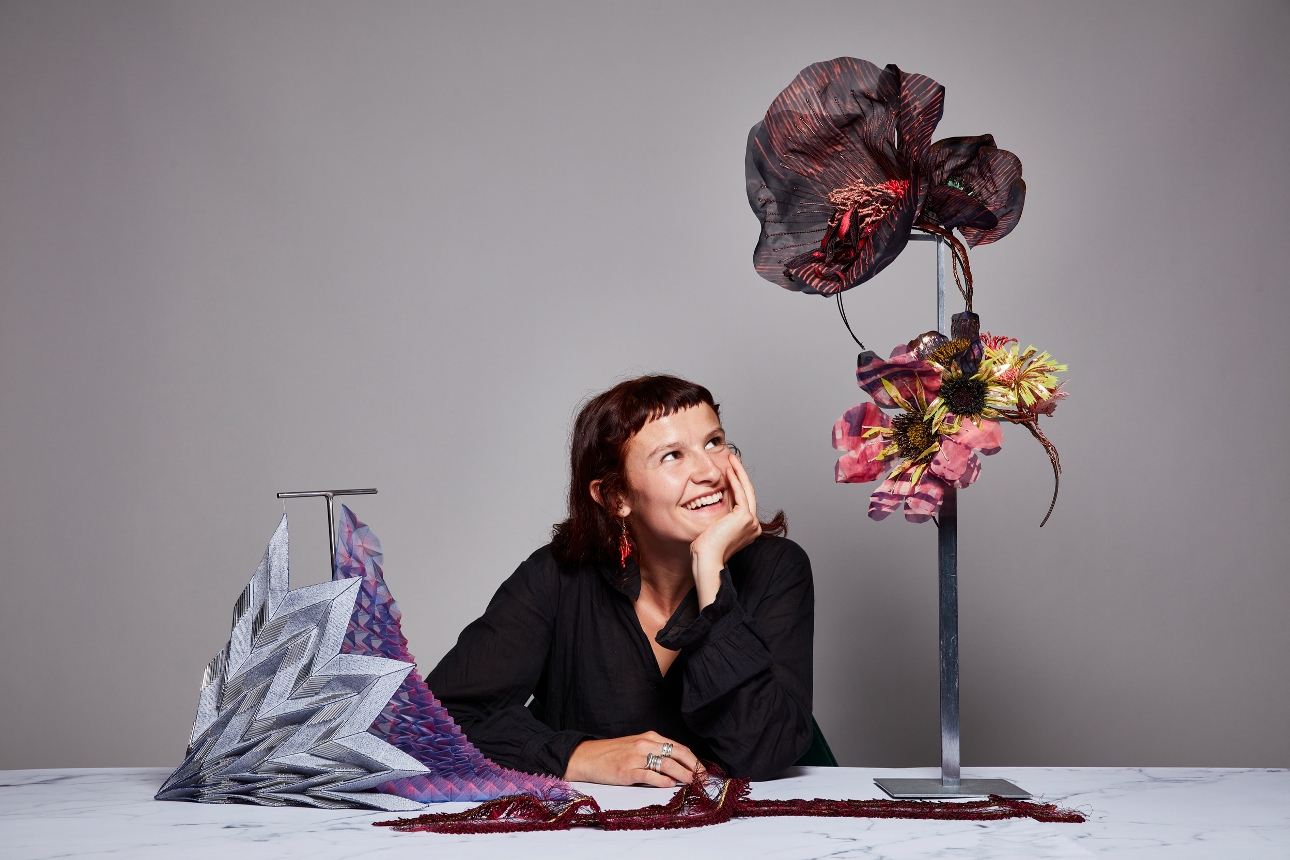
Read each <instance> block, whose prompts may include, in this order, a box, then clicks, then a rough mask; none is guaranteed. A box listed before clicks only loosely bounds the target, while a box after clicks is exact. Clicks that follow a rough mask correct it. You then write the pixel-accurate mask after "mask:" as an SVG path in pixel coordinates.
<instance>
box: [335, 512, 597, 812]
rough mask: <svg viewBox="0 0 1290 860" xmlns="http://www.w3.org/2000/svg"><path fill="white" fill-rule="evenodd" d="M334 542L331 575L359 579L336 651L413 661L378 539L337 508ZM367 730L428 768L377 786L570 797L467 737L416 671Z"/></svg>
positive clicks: (460, 795)
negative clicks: (506, 765)
mask: <svg viewBox="0 0 1290 860" xmlns="http://www.w3.org/2000/svg"><path fill="white" fill-rule="evenodd" d="M338 525H339V528H338V532H339V533H338V535H337V539H336V576H337V578H338V579H339V578H347V577H356V578H361V579H362V585H361V586H360V588H359V594H358V600H357V601H356V602H355V604H354V614H353V617H351V619H350V622H349V630H348V631H347V632H346V634H345V642H344V644H343V645H342V646H341V653H342V654H362V655H367V656H373V657H387V658H389V659H392V660H401V661H403V662H407V663H415V662H416V658H415V657H413V656H412V653H411V652H410V651H409V650H408V640H407V639H406V638H405V637H404V635H403V630H402V628H401V624H400V622H401V620H402V613H401V612H399V606H398V604H397V603H395V602H394V597H393V596H392V595H391V594H390V590H389V588H387V587H386V585H385V578H384V574H383V572H382V570H381V565H380V561H381V558H382V553H381V542H380V541H379V540H377V539H376V535H374V534H372V530H371V529H370V528H368V527H367V526H366V525H364V524H363V523H361V522H359V520H358V518H357V517H355V516H354V513H353V512H352V511H351V510H350V509H349V508H348V507H346V506H344V505H342V506H341V514H340V522H339V524H338ZM371 732H372V733H373V734H375V735H377V736H378V737H381V738H383V739H384V740H386V741H387V742H388V743H390V744H392V745H393V746H395V747H397V748H398V749H400V750H402V751H403V752H406V753H407V754H408V755H410V756H412V757H413V758H415V759H416V760H417V761H419V762H421V763H422V764H424V765H425V766H426V767H428V768H429V769H430V770H429V773H426V774H423V775H418V776H411V777H405V778H402V779H396V780H392V781H390V782H387V783H384V784H383V785H381V786H379V787H378V790H379V791H383V792H388V793H389V794H395V795H399V796H400V797H406V798H409V799H412V800H419V801H423V802H427V803H433V802H436V801H445V800H491V799H493V798H496V797H504V796H507V795H515V794H528V795H532V796H534V797H538V798H543V799H551V800H559V799H569V798H571V797H572V796H573V794H572V789H570V787H569V785H568V784H567V783H566V782H564V781H563V780H560V779H555V778H554V777H548V776H534V775H533V774H528V773H521V772H520V771H516V770H510V769H508V768H504V767H500V766H498V765H497V764H494V763H493V762H492V761H489V760H488V759H487V758H485V757H484V755H483V754H482V753H480V751H479V750H478V749H476V748H475V745H474V744H472V743H471V742H470V741H469V740H467V739H466V736H465V735H464V734H462V732H461V728H460V727H459V726H458V725H457V724H456V723H455V722H453V719H452V717H451V716H450V715H449V714H448V711H447V709H445V708H444V706H443V705H441V704H439V701H438V700H437V699H436V698H435V697H434V694H433V693H431V692H430V688H429V687H427V686H426V682H425V681H424V680H422V678H421V675H420V674H419V673H418V672H417V670H416V669H413V670H412V671H411V672H409V673H408V676H407V677H406V678H404V679H403V683H402V685H400V687H399V689H398V692H396V693H395V694H394V696H393V697H392V698H391V699H390V702H389V704H387V705H386V706H385V709H384V710H383V711H381V714H380V716H378V717H377V718H376V721H375V722H374V723H373V724H372V728H371Z"/></svg>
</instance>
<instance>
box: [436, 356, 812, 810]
mask: <svg viewBox="0 0 1290 860" xmlns="http://www.w3.org/2000/svg"><path fill="white" fill-rule="evenodd" d="M570 454H571V457H570V459H571V464H570V466H571V471H570V480H569V517H568V519H566V520H565V521H564V522H562V523H560V524H558V525H557V526H556V527H555V530H554V534H553V539H552V541H551V543H550V544H549V545H548V546H545V547H543V548H542V549H540V550H538V551H537V552H535V553H533V555H531V556H530V557H529V558H528V560H527V561H525V562H524V563H523V564H521V565H520V566H519V568H518V569H517V570H516V571H515V573H514V574H513V575H512V576H511V577H510V579H508V580H507V581H506V582H505V583H503V584H502V586H501V588H499V589H498V591H497V594H496V595H494V596H493V599H492V601H491V602H490V603H489V604H488V608H487V609H486V610H485V612H484V614H483V616H482V617H481V618H479V619H478V620H477V621H475V622H474V623H472V624H471V625H470V626H468V627H467V628H466V629H465V630H464V631H462V634H461V637H460V638H459V639H458V641H457V645H456V646H455V647H454V648H453V649H452V650H451V651H450V652H448V654H447V656H445V657H444V658H443V660H442V661H441V662H440V663H439V665H438V666H437V667H435V669H434V671H433V672H431V673H430V676H429V677H428V678H427V679H426V680H427V681H428V683H429V685H430V689H431V690H433V691H434V692H435V694H436V695H437V696H438V697H439V699H440V701H442V702H443V704H444V705H445V706H446V707H447V708H448V711H449V713H451V714H452V717H453V719H455V720H456V721H457V723H458V724H459V725H460V726H461V728H462V730H463V731H464V732H465V733H466V736H467V737H469V738H470V740H471V741H472V742H474V744H475V745H476V746H477V747H479V749H480V750H481V751H482V752H483V753H484V754H485V755H487V756H488V757H490V758H492V759H493V760H494V761H496V762H498V763H499V764H503V765H505V766H508V767H512V768H516V769H518V770H524V771H529V772H535V773H541V772H545V773H553V774H560V775H563V776H564V778H565V779H568V780H578V781H585V782H599V783H611V784H619V785H629V784H633V783H644V784H648V785H655V786H660V787H672V786H675V785H677V784H678V783H688V782H690V781H691V779H693V776H694V773H695V772H696V771H697V770H699V769H700V768H701V764H700V761H701V760H709V761H717V762H720V763H721V765H722V766H723V767H724V768H725V769H726V770H727V772H729V773H730V774H731V775H734V776H746V777H750V778H753V779H764V778H768V777H771V776H774V775H775V774H777V773H779V772H780V771H782V770H783V769H784V768H786V767H788V766H790V765H792V764H793V763H794V762H795V761H797V759H798V758H799V757H800V756H801V755H802V753H803V752H805V751H806V749H807V748H808V747H809V746H810V744H811V737H812V721H811V640H812V636H813V632H814V613H815V606H814V601H815V593H814V589H813V586H812V582H811V567H810V561H809V560H808V559H807V557H806V554H805V553H804V552H803V551H802V550H801V548H800V547H798V546H797V545H796V544H794V543H793V542H792V541H789V540H788V539H786V538H784V537H782V535H783V533H784V531H785V528H784V515H783V513H782V512H781V513H779V514H777V515H776V516H775V518H774V519H773V520H771V521H770V522H769V523H761V522H759V521H758V519H757V500H756V496H755V495H754V493H753V486H752V482H751V481H750V480H749V479H748V473H747V472H745V471H744V467H743V464H742V463H741V462H740V459H739V456H738V454H737V452H736V451H735V449H733V448H732V447H731V446H729V445H728V444H727V443H726V437H725V431H724V430H723V429H722V427H721V421H720V418H719V416H718V406H717V404H716V403H715V402H714V401H713V399H712V394H711V393H710V392H709V391H708V390H707V389H706V388H704V387H702V386H700V385H695V384H694V383H691V382H686V381H685V380H682V379H677V378H676V377H672V376H644V377H641V378H639V379H632V380H629V381H627V382H623V383H621V384H619V385H617V386H615V387H614V388H612V389H610V390H609V391H606V392H604V393H603V394H600V395H598V396H597V397H595V398H593V399H592V400H591V401H589V402H588V403H587V404H586V405H585V406H584V407H583V409H582V411H581V412H580V413H579V414H578V418H577V421H576V422H575V425H574V430H573V439H572V444H571V452H570ZM530 697H532V699H533V701H532V707H526V705H527V704H528V703H529V702H530Z"/></svg>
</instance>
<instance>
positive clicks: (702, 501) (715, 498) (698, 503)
mask: <svg viewBox="0 0 1290 860" xmlns="http://www.w3.org/2000/svg"><path fill="white" fill-rule="evenodd" d="M722 498H723V496H722V493H721V491H720V490H717V492H715V493H712V494H711V495H707V496H700V497H699V498H697V499H695V500H694V501H692V502H687V503H686V505H685V509H686V510H687V511H697V510H699V509H700V508H708V507H711V506H712V505H719V504H721V499H722Z"/></svg>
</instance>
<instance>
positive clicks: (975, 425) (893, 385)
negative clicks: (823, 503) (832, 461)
mask: <svg viewBox="0 0 1290 860" xmlns="http://www.w3.org/2000/svg"><path fill="white" fill-rule="evenodd" d="M867 356H872V353H867V354H866V355H865V356H862V359H863V358H865V357H867ZM856 378H857V381H858V382H859V383H860V387H861V388H863V389H864V390H865V391H867V392H868V393H869V394H870V396H872V397H873V399H874V401H875V402H874V403H863V404H861V405H859V406H855V407H853V408H851V409H849V410H847V412H846V414H844V415H843V416H842V417H841V418H839V419H838V421H837V423H836V424H834V425H833V447H834V448H837V449H839V450H841V451H846V452H847V453H846V454H844V455H843V456H842V457H841V458H839V459H838V463H837V481H838V483H842V484H863V483H867V482H869V481H874V480H877V479H878V478H880V477H881V476H882V475H883V473H884V472H885V473H887V477H886V480H885V481H883V483H882V485H881V486H879V487H878V489H877V490H875V491H874V493H873V495H872V496H870V497H869V516H870V518H871V519H875V520H881V519H885V518H886V517H887V516H889V515H891V514H892V513H894V512H895V511H896V510H897V509H899V508H900V507H902V506H903V507H904V509H905V519H907V520H909V521H910V522H914V523H921V522H926V521H927V520H929V519H931V518H932V517H934V516H935V515H936V513H937V512H938V511H939V510H940V508H941V503H942V502H943V501H944V499H945V490H946V489H947V488H949V487H951V486H953V487H960V488H962V487H967V486H968V485H970V484H971V483H972V482H973V481H975V480H976V479H977V476H978V475H980V474H981V461H980V459H979V458H978V456H977V454H978V453H980V454H983V455H987V456H988V455H990V454H994V453H997V452H998V451H999V449H1000V448H1001V447H1002V446H1003V431H1002V429H1001V428H1000V427H999V423H998V422H997V421H991V420H988V419H986V418H982V417H980V416H979V415H977V416H972V415H957V414H955V413H953V412H951V411H949V410H948V409H946V408H943V407H944V404H943V401H942V400H941V398H940V397H939V393H940V389H941V385H942V381H943V380H942V371H941V370H940V369H939V368H938V367H937V366H935V365H933V364H932V363H931V362H929V361H926V360H925V359H923V358H921V357H919V355H918V353H917V352H915V351H913V350H911V349H910V348H909V347H908V346H898V347H896V349H895V350H894V351H893V352H892V354H891V357H890V359H889V360H887V361H882V360H881V359H879V358H877V357H876V356H873V357H871V358H869V360H868V361H866V362H865V363H864V364H862V365H861V366H860V368H859V369H858V370H857V371H856ZM878 404H881V405H883V406H888V407H894V408H896V409H898V410H899V411H898V412H897V413H896V414H895V415H894V416H891V417H888V415H887V414H886V413H885V412H883V411H882V409H880V408H879V406H878Z"/></svg>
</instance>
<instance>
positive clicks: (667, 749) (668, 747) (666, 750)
mask: <svg viewBox="0 0 1290 860" xmlns="http://www.w3.org/2000/svg"><path fill="white" fill-rule="evenodd" d="M672 749H673V746H672V743H671V741H668V742H667V743H665V744H663V749H662V750H660V751H659V755H660V756H662V757H663V758H671V757H672Z"/></svg>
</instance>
